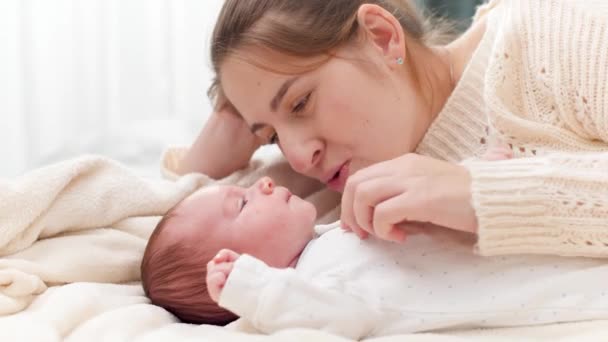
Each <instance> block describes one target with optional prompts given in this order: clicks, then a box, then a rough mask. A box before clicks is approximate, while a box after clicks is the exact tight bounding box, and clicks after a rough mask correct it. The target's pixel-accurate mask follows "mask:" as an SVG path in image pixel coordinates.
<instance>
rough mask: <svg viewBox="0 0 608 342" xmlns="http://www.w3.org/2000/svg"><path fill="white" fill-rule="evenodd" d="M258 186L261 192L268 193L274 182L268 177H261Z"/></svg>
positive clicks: (271, 189) (270, 191)
mask: <svg viewBox="0 0 608 342" xmlns="http://www.w3.org/2000/svg"><path fill="white" fill-rule="evenodd" d="M259 187H260V190H261V191H262V193H263V194H266V195H270V194H272V192H273V191H274V182H273V180H272V178H270V177H263V178H262V179H260V180H259Z"/></svg>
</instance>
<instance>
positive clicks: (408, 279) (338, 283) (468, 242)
mask: <svg viewBox="0 0 608 342" xmlns="http://www.w3.org/2000/svg"><path fill="white" fill-rule="evenodd" d="M328 227H329V228H330V229H327V228H328ZM335 227H337V225H333V226H322V227H318V229H317V231H320V230H324V229H325V230H328V231H327V232H324V233H323V232H321V233H323V234H322V235H320V236H319V237H318V238H316V239H315V240H313V241H312V242H311V243H309V245H308V246H307V247H306V249H305V250H304V252H303V253H302V255H301V257H300V260H299V262H298V264H297V267H296V269H276V268H271V267H268V266H267V265H266V264H264V263H263V262H261V261H259V260H257V259H255V258H253V257H251V256H248V255H243V256H241V257H240V258H239V259H238V260H237V262H236V263H235V265H234V269H233V271H232V273H231V274H230V276H229V278H228V281H227V283H226V285H225V287H224V290H223V291H222V294H221V297H220V305H221V306H223V307H225V308H227V309H229V310H231V311H233V312H234V313H236V314H237V315H239V316H241V317H242V318H244V319H247V320H249V321H250V322H251V323H252V324H253V326H255V327H256V328H257V329H259V330H260V331H262V332H266V333H271V332H274V331H277V330H281V329H285V328H312V329H321V330H325V331H328V332H331V333H334V334H338V335H342V336H345V337H349V338H353V339H361V338H364V337H372V336H382V335H391V334H399V333H411V332H420V331H430V330H436V329H445V328H466V327H468V328H470V327H506V326H519V325H537V324H547V323H555V322H566V321H582V320H592V319H607V318H608V286H607V284H608V263H607V262H606V261H605V260H598V259H582V258H577V259H575V258H560V257H550V256H510V257H480V256H478V255H475V254H474V253H473V252H472V250H473V245H474V237H473V236H471V235H468V234H461V233H457V232H453V231H449V230H445V229H430V230H429V231H428V232H426V233H425V234H420V235H414V236H410V237H408V240H407V242H406V243H405V244H393V243H389V242H384V241H380V240H376V239H373V238H371V239H369V240H366V241H361V240H359V238H357V236H356V235H355V234H353V233H347V232H343V231H342V230H341V229H331V228H335Z"/></svg>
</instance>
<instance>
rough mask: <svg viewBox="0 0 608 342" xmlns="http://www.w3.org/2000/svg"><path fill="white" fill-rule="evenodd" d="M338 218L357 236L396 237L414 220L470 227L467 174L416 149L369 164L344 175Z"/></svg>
mask: <svg viewBox="0 0 608 342" xmlns="http://www.w3.org/2000/svg"><path fill="white" fill-rule="evenodd" d="M341 220H342V225H343V227H344V228H345V229H350V230H352V231H354V232H355V233H357V235H359V236H360V237H361V238H365V237H367V235H368V234H372V235H375V236H378V237H379V238H381V239H385V240H390V241H396V242H401V241H403V240H405V238H406V231H407V228H408V226H413V227H417V226H418V225H419V224H420V223H432V224H434V225H438V226H443V227H446V228H451V229H455V230H460V231H466V232H476V231H477V218H476V216H475V210H474V209H473V206H472V199H471V176H470V174H469V172H468V170H467V169H466V168H465V167H463V166H461V165H458V164H452V163H448V162H445V161H440V160H436V159H433V158H430V157H425V156H421V155H417V154H407V155H404V156H402V157H399V158H396V159H393V160H389V161H386V162H382V163H378V164H375V165H372V166H370V167H368V168H365V169H362V170H360V171H359V172H357V173H355V174H354V175H352V176H351V177H350V178H349V179H348V181H347V183H346V187H345V189H344V194H343V196H342V217H341Z"/></svg>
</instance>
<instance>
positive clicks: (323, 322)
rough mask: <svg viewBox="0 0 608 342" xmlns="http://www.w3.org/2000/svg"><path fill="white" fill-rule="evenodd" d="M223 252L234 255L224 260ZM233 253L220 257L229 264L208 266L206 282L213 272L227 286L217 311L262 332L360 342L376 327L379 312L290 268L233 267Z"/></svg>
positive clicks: (244, 261) (254, 263)
mask: <svg viewBox="0 0 608 342" xmlns="http://www.w3.org/2000/svg"><path fill="white" fill-rule="evenodd" d="M222 253H227V254H231V255H232V256H231V257H229V258H225V257H222ZM232 253H234V252H224V251H222V252H220V254H219V255H218V256H219V257H220V259H226V260H227V263H228V265H223V264H226V262H219V263H215V262H214V261H211V263H214V264H215V265H212V264H211V263H210V264H209V266H208V267H211V272H209V268H208V274H211V275H209V276H208V281H209V280H210V279H211V278H210V277H216V276H214V275H213V274H215V271H214V269H220V270H221V271H220V272H222V273H224V274H227V281H225V284H224V285H223V286H222V287H221V288H218V289H219V291H220V294H219V304H220V306H222V307H224V308H226V309H228V310H230V311H232V312H234V313H235V314H237V315H239V316H240V317H242V318H245V319H247V320H249V321H250V322H251V323H252V324H253V325H254V326H255V327H256V328H257V329H259V330H260V331H262V332H265V333H272V332H275V331H278V330H281V329H286V328H310V329H319V330H323V331H327V332H330V333H334V334H338V335H341V336H345V337H348V338H352V339H360V338H363V337H365V336H367V335H369V334H370V333H371V332H372V331H373V329H374V327H375V326H376V322H377V320H378V314H377V311H376V310H374V309H373V308H372V307H370V306H369V305H368V304H367V303H366V302H364V301H363V300H361V299H359V298H357V297H355V296H350V295H347V294H345V293H342V292H340V291H338V290H331V289H328V288H324V287H321V286H318V285H317V284H314V283H313V282H312V281H310V280H307V279H305V278H303V277H301V276H300V275H299V274H297V273H296V271H295V270H294V269H292V268H288V269H277V268H272V267H269V266H268V265H266V264H265V263H263V262H262V261H260V260H258V259H255V258H253V257H251V256H248V255H242V256H239V257H237V258H236V259H235V260H236V261H234V262H232V261H230V259H232V258H233V257H234V254H236V253H234V254H232ZM237 255H238V254H237ZM226 270H229V271H228V272H227V273H226ZM217 278H218V279H221V278H223V276H221V275H220V276H217ZM210 285H211V284H210Z"/></svg>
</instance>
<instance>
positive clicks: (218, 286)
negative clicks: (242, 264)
mask: <svg viewBox="0 0 608 342" xmlns="http://www.w3.org/2000/svg"><path fill="white" fill-rule="evenodd" d="M240 256H241V255H240V254H238V253H236V252H234V251H231V250H229V249H222V250H221V251H220V252H219V253H217V255H216V256H215V257H214V258H213V260H211V261H209V263H208V264H207V280H206V281H207V291H209V296H210V297H211V299H213V301H214V302H216V303H218V302H219V300H220V295H221V294H222V290H223V289H224V285H226V281H228V277H229V276H230V272H232V268H233V267H234V263H235V262H236V260H237V259H238V258H239V257H240Z"/></svg>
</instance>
